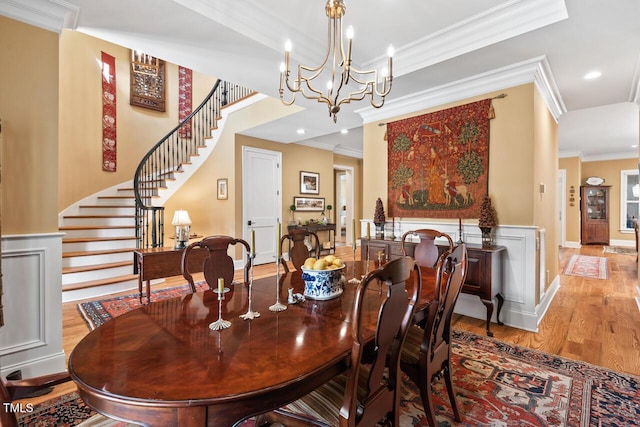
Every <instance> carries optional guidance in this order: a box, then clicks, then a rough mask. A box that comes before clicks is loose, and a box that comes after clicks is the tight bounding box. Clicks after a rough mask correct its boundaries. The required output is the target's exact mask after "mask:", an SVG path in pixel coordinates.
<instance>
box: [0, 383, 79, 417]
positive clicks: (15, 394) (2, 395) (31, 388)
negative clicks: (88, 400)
mask: <svg viewBox="0 0 640 427" xmlns="http://www.w3.org/2000/svg"><path fill="white" fill-rule="evenodd" d="M70 380H71V377H70V376H69V373H68V372H60V373H56V374H50V375H43V376H41V377H34V378H28V379H24V380H23V379H17V380H7V381H4V380H3V379H0V404H1V405H2V407H1V408H0V426H2V427H18V426H19V425H20V424H19V423H18V419H17V417H16V412H15V411H13V410H12V409H11V406H10V405H9V404H10V403H12V402H13V401H14V400H17V399H21V398H24V397H26V396H28V395H30V394H32V393H35V392H39V391H42V390H45V389H47V388H49V387H53V386H55V385H58V384H62V383H64V382H67V381H70ZM5 404H7V405H5Z"/></svg>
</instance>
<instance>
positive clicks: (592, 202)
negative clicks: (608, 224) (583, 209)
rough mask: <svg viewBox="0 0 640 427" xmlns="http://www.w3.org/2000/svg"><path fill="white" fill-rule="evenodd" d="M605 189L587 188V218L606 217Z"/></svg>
mask: <svg viewBox="0 0 640 427" xmlns="http://www.w3.org/2000/svg"><path fill="white" fill-rule="evenodd" d="M605 202H606V199H605V190H604V189H602V188H590V189H588V190H587V218H588V219H607V204H606V203H605Z"/></svg>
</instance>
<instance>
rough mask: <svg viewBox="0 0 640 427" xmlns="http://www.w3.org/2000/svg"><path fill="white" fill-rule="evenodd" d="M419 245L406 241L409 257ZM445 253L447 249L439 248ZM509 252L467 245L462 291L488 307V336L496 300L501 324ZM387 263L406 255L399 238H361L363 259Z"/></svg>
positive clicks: (499, 323)
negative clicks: (505, 261) (504, 262)
mask: <svg viewBox="0 0 640 427" xmlns="http://www.w3.org/2000/svg"><path fill="white" fill-rule="evenodd" d="M416 245H417V242H410V241H406V242H405V250H406V252H407V255H409V256H413V250H414V248H415V247H416ZM439 247H440V248H441V249H442V250H443V251H444V250H445V248H446V247H445V246H439ZM503 251H506V248H505V247H504V246H494V247H492V248H483V247H482V245H478V244H469V243H468V244H467V259H468V264H467V278H466V279H465V282H464V286H463V287H462V292H463V293H465V294H470V295H477V296H478V297H479V298H480V301H482V303H483V304H484V305H485V307H486V311H487V335H488V336H490V337H492V336H493V332H491V317H492V316H493V310H494V305H493V299H494V298H495V299H496V300H497V302H498V310H497V312H496V322H497V323H498V325H502V322H501V321H500V310H502V305H503V303H504V298H503V296H502V294H501V292H502V280H501V277H502V260H501V257H502V253H503ZM379 255H380V256H381V257H382V258H383V260H386V261H391V260H394V259H396V258H398V257H401V256H402V241H401V240H399V239H395V240H391V239H371V238H369V239H367V238H366V237H363V238H362V239H361V257H362V259H363V260H364V259H371V260H377V259H378V256H379Z"/></svg>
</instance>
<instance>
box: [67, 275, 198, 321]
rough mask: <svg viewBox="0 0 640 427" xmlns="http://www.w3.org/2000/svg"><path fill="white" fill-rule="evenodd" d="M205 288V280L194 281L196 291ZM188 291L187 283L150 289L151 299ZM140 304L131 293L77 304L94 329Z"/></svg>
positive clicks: (137, 298)
mask: <svg viewBox="0 0 640 427" xmlns="http://www.w3.org/2000/svg"><path fill="white" fill-rule="evenodd" d="M205 289H209V285H207V284H206V283H205V282H198V283H196V291H203V290H205ZM190 292H191V291H190V290H189V285H188V284H187V283H185V284H184V285H180V286H175V287H172V288H165V289H157V290H153V291H151V301H158V300H162V299H167V298H174V297H179V296H182V295H186V294H188V293H190ZM144 300H145V297H143V301H144ZM145 302H146V301H145ZM142 305H143V304H141V303H140V297H139V296H138V294H133V295H125V296H121V297H113V298H107V299H102V300H97V301H89V302H83V303H80V304H78V311H80V314H81V315H82V317H83V318H84V320H85V322H87V325H89V329H91V330H94V329H95V328H97V327H98V326H100V325H102V324H103V323H104V322H107V321H109V320H111V319H113V318H114V317H116V316H120V315H121V314H123V313H126V312H127V311H131V310H133V309H136V308H138V307H141V306H142Z"/></svg>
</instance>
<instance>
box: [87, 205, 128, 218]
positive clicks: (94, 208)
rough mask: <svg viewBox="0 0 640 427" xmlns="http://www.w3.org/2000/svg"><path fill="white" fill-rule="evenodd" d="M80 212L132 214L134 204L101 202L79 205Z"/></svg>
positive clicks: (108, 214)
mask: <svg viewBox="0 0 640 427" xmlns="http://www.w3.org/2000/svg"><path fill="white" fill-rule="evenodd" d="M79 208H80V213H83V214H84V213H85V212H90V214H91V215H107V216H118V215H132V214H135V211H136V206H135V204H134V203H131V204H130V205H122V204H113V205H109V204H101V205H80V206H79Z"/></svg>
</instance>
